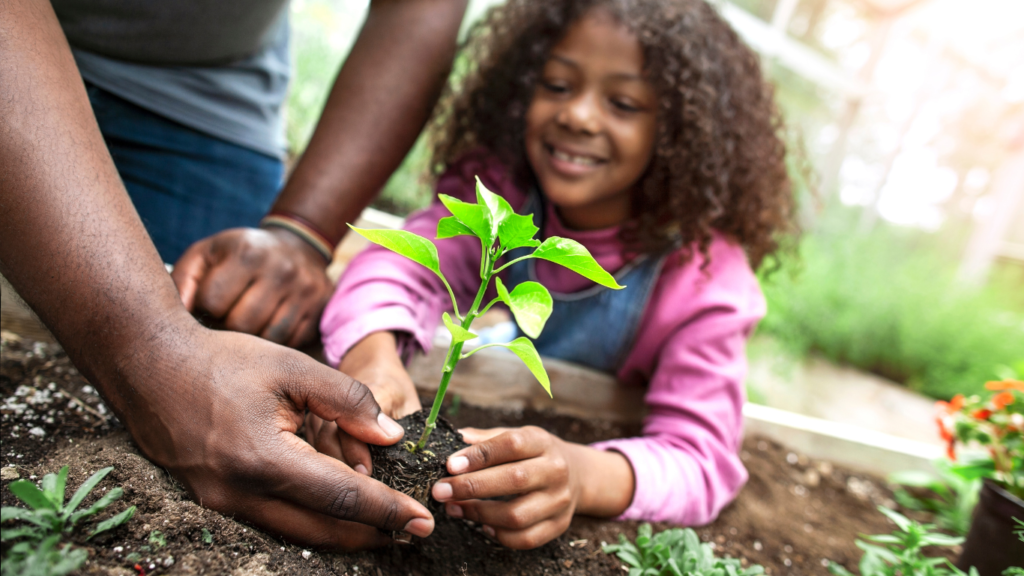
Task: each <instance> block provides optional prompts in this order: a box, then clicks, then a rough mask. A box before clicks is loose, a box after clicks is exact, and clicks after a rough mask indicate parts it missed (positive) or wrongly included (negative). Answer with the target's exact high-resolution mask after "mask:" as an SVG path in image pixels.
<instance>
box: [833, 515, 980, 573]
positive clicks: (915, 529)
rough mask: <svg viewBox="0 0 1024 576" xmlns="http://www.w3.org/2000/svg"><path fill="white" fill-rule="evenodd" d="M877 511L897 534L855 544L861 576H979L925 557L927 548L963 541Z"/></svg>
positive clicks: (840, 568) (837, 570) (839, 568)
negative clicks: (890, 522) (894, 528)
mask: <svg viewBox="0 0 1024 576" xmlns="http://www.w3.org/2000/svg"><path fill="white" fill-rule="evenodd" d="M878 510H879V512H881V513H882V514H885V515H886V517H888V518H889V519H890V520H892V521H893V523H895V524H896V530H895V531H893V532H892V533H891V534H875V535H873V536H864V540H857V541H856V544H857V547H858V548H860V549H861V550H863V551H864V555H863V556H861V559H860V564H859V566H858V568H859V570H860V574H861V576H978V571H977V570H975V569H974V568H971V570H970V572H964V571H962V570H960V569H958V568H957V567H956V566H953V565H952V564H950V562H949V560H946V559H945V558H932V557H928V556H925V554H924V551H923V548H924V547H926V546H957V545H959V544H961V543H963V541H964V539H963V538H961V537H959V536H948V535H946V534H942V533H939V532H934V531H933V530H934V529H935V525H934V524H921V523H919V522H915V521H913V520H911V519H909V518H907V517H906V516H904V515H902V514H900V513H898V512H895V511H893V510H890V509H888V508H885V507H884V506H879V507H878ZM828 570H829V572H831V573H832V574H835V575H837V576H854V574H853V572H850V571H849V570H847V569H846V568H844V567H843V566H841V565H839V564H836V563H834V562H833V563H830V564H829V566H828Z"/></svg>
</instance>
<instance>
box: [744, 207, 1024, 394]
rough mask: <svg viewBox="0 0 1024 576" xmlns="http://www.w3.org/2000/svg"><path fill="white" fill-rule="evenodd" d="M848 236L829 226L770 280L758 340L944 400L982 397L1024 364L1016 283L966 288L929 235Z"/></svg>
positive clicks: (1022, 317)
mask: <svg viewBox="0 0 1024 576" xmlns="http://www.w3.org/2000/svg"><path fill="white" fill-rule="evenodd" d="M843 228H844V226H843V225H842V223H841V222H840V223H832V222H828V223H823V224H822V225H821V228H820V231H819V232H817V233H815V234H812V235H808V236H807V237H805V238H804V240H803V242H802V244H801V246H800V250H799V257H798V258H797V259H794V260H786V261H784V262H783V267H784V270H782V271H779V272H776V273H774V274H771V275H768V276H767V277H764V276H762V286H763V288H764V291H765V296H766V297H767V299H768V315H767V316H766V317H765V319H764V320H763V321H762V322H761V325H760V327H759V329H758V330H759V334H762V335H767V336H769V337H771V338H773V339H774V340H776V341H778V342H779V343H780V344H781V345H782V346H783V347H784V348H785V349H786V350H787V351H788V352H790V353H791V354H793V355H795V356H797V357H804V356H806V355H808V354H820V355H822V356H824V357H826V358H828V359H829V360H832V361H834V362H837V363H841V364H847V365H851V366H854V367H857V368H861V369H863V370H867V371H870V372H874V373H876V374H879V375H881V376H884V377H887V378H890V379H893V380H895V381H897V382H900V383H903V384H905V385H907V386H908V387H910V388H911V389H913V390H917V391H919V392H922V393H924V394H927V395H929V396H932V397H934V398H940V399H948V398H951V397H953V396H954V395H956V394H957V393H964V394H968V395H969V394H974V393H977V392H980V391H981V386H982V383H984V382H985V381H986V380H991V379H992V378H993V377H995V376H997V370H998V369H1000V367H1007V366H1014V365H1015V364H1016V363H1020V362H1022V361H1024V313H1022V311H1021V310H1020V308H1019V306H1020V304H1019V302H1017V301H1016V300H1015V299H1014V298H1015V296H1014V289H1013V287H1012V286H1010V285H1009V284H1010V283H1006V284H1002V283H1000V282H998V281H996V282H994V283H993V285H991V286H988V287H986V288H972V287H969V286H966V285H964V284H963V283H960V282H958V281H957V280H956V278H955V274H956V270H955V261H954V260H952V259H950V258H948V257H947V256H945V255H944V254H942V253H941V252H940V251H939V250H938V249H937V248H936V247H935V246H933V245H931V244H929V243H928V242H926V241H925V240H928V241H932V239H923V238H922V237H921V235H920V234H916V235H914V234H901V233H896V232H893V231H890V230H885V229H879V230H878V231H877V232H876V233H873V234H871V235H867V236H865V235H856V234H846V233H840V232H839V230H841V229H843ZM1017 288H1018V289H1019V285H1018V286H1017Z"/></svg>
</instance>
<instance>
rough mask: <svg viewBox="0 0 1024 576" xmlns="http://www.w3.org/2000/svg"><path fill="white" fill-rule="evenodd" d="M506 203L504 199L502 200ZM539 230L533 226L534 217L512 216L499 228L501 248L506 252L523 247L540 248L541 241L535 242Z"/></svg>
mask: <svg viewBox="0 0 1024 576" xmlns="http://www.w3.org/2000/svg"><path fill="white" fill-rule="evenodd" d="M502 201H504V198H502ZM538 231H539V229H538V228H537V227H536V226H534V224H533V217H532V216H523V215H521V214H510V215H509V216H508V218H506V219H505V221H504V222H502V223H501V225H500V226H498V238H499V239H500V240H501V247H502V249H504V250H506V251H507V250H513V249H515V248H522V247H523V246H529V247H531V248H532V247H534V246H540V240H534V239H533V237H534V236H536V235H537V232H538Z"/></svg>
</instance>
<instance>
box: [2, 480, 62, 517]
mask: <svg viewBox="0 0 1024 576" xmlns="http://www.w3.org/2000/svg"><path fill="white" fill-rule="evenodd" d="M7 488H9V489H10V491H11V493H12V494H14V495H15V496H17V497H18V499H19V500H21V501H22V502H24V503H25V504H28V505H29V506H31V507H32V508H33V509H34V510H54V509H56V507H55V506H54V505H53V502H51V501H50V499H49V498H47V497H46V494H43V491H42V490H40V489H39V487H38V486H36V485H35V484H34V483H32V482H29V481H28V480H15V481H14V482H11V483H10V484H8V485H7Z"/></svg>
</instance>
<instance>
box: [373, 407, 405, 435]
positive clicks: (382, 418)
mask: <svg viewBox="0 0 1024 576" xmlns="http://www.w3.org/2000/svg"><path fill="white" fill-rule="evenodd" d="M377 425H378V426H380V429H381V430H383V431H384V433H385V434H387V435H388V436H389V437H392V438H393V437H395V436H397V437H399V438H401V437H402V436H403V435H405V430H404V429H403V428H402V427H401V426H399V424H398V422H395V421H394V420H392V419H391V418H390V417H389V416H388V415H387V414H385V413H383V412H381V413H380V414H377Z"/></svg>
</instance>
